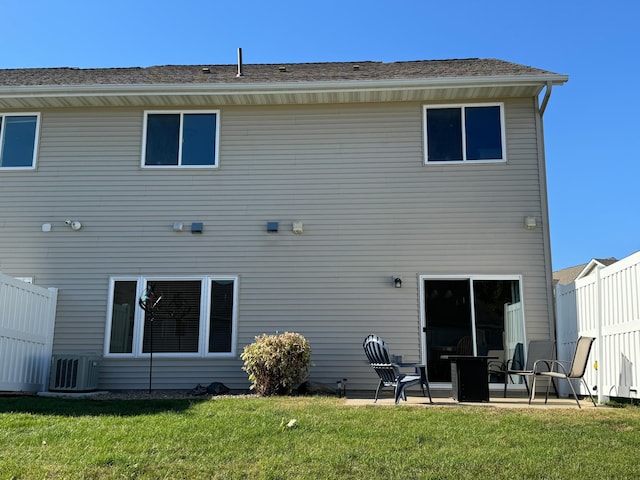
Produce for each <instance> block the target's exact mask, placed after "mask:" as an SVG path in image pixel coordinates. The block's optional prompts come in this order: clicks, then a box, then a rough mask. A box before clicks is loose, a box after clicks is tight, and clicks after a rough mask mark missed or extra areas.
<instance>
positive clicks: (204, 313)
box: [103, 275, 239, 358]
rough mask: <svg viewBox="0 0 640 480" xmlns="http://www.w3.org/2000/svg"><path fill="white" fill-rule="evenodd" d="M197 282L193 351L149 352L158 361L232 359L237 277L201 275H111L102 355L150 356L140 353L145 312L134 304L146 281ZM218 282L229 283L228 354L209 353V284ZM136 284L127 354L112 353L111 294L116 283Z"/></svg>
mask: <svg viewBox="0 0 640 480" xmlns="http://www.w3.org/2000/svg"><path fill="white" fill-rule="evenodd" d="M194 280H195V281H200V324H199V329H198V351H197V352H184V353H180V352H174V353H169V352H153V356H154V357H158V358H160V357H162V358H235V357H236V354H237V343H238V291H239V278H238V276H237V275H204V276H175V277H174V276H155V275H150V276H140V277H136V276H113V277H111V278H110V279H109V298H108V301H107V319H106V328H105V336H104V350H103V353H104V356H105V357H108V358H149V357H150V353H148V352H143V341H144V323H145V312H144V311H143V310H142V308H140V307H139V306H138V304H137V299H139V298H140V296H141V295H142V293H143V292H144V291H145V289H146V287H147V284H148V283H149V282H157V281H169V282H170V281H194ZM214 280H215V281H219V280H228V281H233V310H232V313H231V351H229V352H209V333H210V331H211V321H210V317H211V303H210V298H211V282H212V281H214ZM122 281H129V282H136V307H135V308H136V310H135V314H134V325H133V342H132V352H131V353H112V352H110V351H109V347H110V342H111V325H112V316H113V294H114V289H115V284H116V282H122Z"/></svg>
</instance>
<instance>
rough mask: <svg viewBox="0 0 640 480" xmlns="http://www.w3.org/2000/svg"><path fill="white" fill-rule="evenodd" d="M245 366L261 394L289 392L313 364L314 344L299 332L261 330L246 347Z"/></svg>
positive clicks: (256, 389)
mask: <svg viewBox="0 0 640 480" xmlns="http://www.w3.org/2000/svg"><path fill="white" fill-rule="evenodd" d="M240 358H242V360H243V361H244V366H243V367H242V369H243V370H244V371H245V372H247V373H248V374H249V381H250V382H251V389H252V390H255V391H256V393H257V394H258V395H261V396H264V397H269V396H271V395H289V394H290V393H291V392H292V391H293V389H294V387H295V386H296V385H298V384H299V383H301V382H302V381H304V380H305V379H306V378H307V375H308V373H309V366H310V365H311V346H310V345H309V342H308V341H307V340H306V339H305V338H304V337H303V336H302V335H300V334H298V333H291V332H285V333H283V334H280V335H266V334H264V333H263V334H262V335H260V336H259V337H256V341H255V342H253V343H252V344H250V345H247V346H246V347H244V350H243V352H242V354H241V355H240Z"/></svg>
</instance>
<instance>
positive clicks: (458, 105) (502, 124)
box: [422, 102, 507, 166]
mask: <svg viewBox="0 0 640 480" xmlns="http://www.w3.org/2000/svg"><path fill="white" fill-rule="evenodd" d="M468 107H471V108H473V107H500V142H501V144H502V158H496V159H487V160H467V140H466V120H465V115H464V110H465V109H466V108H468ZM439 108H459V109H460V110H461V114H462V132H461V135H462V160H429V139H428V137H427V111H428V110H433V109H439ZM422 132H423V135H424V164H425V165H439V166H442V165H476V164H482V163H506V162H507V143H506V127H505V122H504V103H503V102H492V103H444V104H437V105H423V107H422Z"/></svg>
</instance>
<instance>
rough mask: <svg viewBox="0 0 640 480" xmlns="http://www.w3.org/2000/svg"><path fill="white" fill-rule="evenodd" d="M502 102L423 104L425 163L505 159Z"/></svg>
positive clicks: (501, 160)
mask: <svg viewBox="0 0 640 480" xmlns="http://www.w3.org/2000/svg"><path fill="white" fill-rule="evenodd" d="M503 110H504V107H503V105H502V104H477V105H476V104H474V105H436V106H431V105H429V106H425V107H424V125H425V152H426V153H425V156H426V163H427V164H430V163H461V162H503V161H505V160H506V153H505V142H504V138H505V134H504V113H503Z"/></svg>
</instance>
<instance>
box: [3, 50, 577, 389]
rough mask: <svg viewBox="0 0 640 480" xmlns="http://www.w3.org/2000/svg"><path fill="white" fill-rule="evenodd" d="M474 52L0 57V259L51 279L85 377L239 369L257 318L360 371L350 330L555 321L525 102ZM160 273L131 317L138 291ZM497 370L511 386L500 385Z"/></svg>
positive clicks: (59, 339)
mask: <svg viewBox="0 0 640 480" xmlns="http://www.w3.org/2000/svg"><path fill="white" fill-rule="evenodd" d="M567 79H568V78H567V76H565V75H561V74H556V73H552V72H549V71H546V70H542V69H538V68H533V67H528V66H524V65H519V64H514V63H510V62H506V61H501V60H495V59H462V60H437V61H409V62H392V63H381V62H370V61H366V62H357V63H353V62H340V63H309V64H260V65H249V64H246V65H244V64H242V63H241V62H238V64H237V65H236V64H230V65H195V66H156V67H149V68H105V69H77V68H43V69H38V68H35V69H18V70H0V122H1V123H0V129H1V135H2V136H1V139H0V144H1V145H2V150H1V151H0V199H1V201H0V271H2V272H3V273H5V274H7V275H11V276H13V277H21V278H28V279H31V280H32V281H33V282H34V284H36V285H41V286H46V287H53V288H56V289H57V290H58V303H57V313H56V324H55V333H54V342H53V353H54V355H65V354H78V355H80V354H83V355H84V354H86V355H98V356H100V357H102V359H101V366H100V379H99V386H100V388H104V389H144V388H146V387H147V385H148V381H149V376H150V367H149V363H150V352H153V356H152V361H153V377H152V381H153V388H157V389H171V388H176V389H182V388H192V387H193V385H195V384H197V383H204V382H208V381H213V380H216V381H220V382H223V383H224V384H226V385H227V386H229V387H231V388H233V389H245V388H247V387H248V385H249V382H248V380H247V377H246V374H245V373H244V372H243V371H242V370H241V366H242V362H241V360H240V358H239V356H240V353H241V352H242V349H243V347H244V345H247V344H249V343H251V342H252V341H253V339H254V337H255V336H256V335H259V334H261V333H263V332H265V333H275V332H284V331H296V332H299V333H301V334H303V335H304V336H305V337H306V338H307V339H308V340H309V341H310V343H311V346H312V349H313V363H314V366H313V368H312V371H311V378H312V379H313V380H314V381H318V382H324V383H334V382H335V381H336V380H337V379H342V378H347V379H348V382H349V389H350V390H371V389H372V388H374V386H375V385H376V380H375V376H374V373H373V372H372V371H371V369H370V368H369V366H368V365H367V363H366V361H365V356H364V353H363V350H362V341H363V339H364V338H365V336H366V335H367V334H369V333H376V334H378V335H380V336H382V337H383V338H384V339H385V340H386V341H387V343H388V344H389V345H390V347H391V348H392V350H393V353H394V354H396V355H399V356H401V357H402V358H403V360H404V361H413V362H417V361H420V362H423V363H426V364H427V367H428V373H429V376H430V380H431V382H432V384H434V385H435V386H436V387H437V386H438V385H443V386H446V385H447V384H448V382H450V369H449V365H448V362H447V361H446V360H443V359H442V358H441V357H442V354H444V353H451V352H455V351H456V348H457V345H458V344H459V343H461V341H462V342H468V341H469V340H470V342H469V344H470V345H472V347H471V348H472V351H473V352H474V353H475V354H486V353H487V352H493V353H495V352H501V353H500V354H504V355H507V356H508V355H509V354H510V352H511V351H512V350H513V348H514V346H515V344H516V343H518V342H523V343H524V344H525V345H526V343H527V342H528V341H529V340H532V339H548V338H550V337H552V336H553V335H554V333H553V322H552V321H551V319H552V317H553V302H552V296H553V284H552V276H551V256H550V247H549V243H550V242H549V229H548V225H549V222H548V209H547V192H546V179H545V175H546V173H545V157H544V143H543V113H544V110H545V108H546V106H547V104H548V103H547V102H548V100H549V98H550V95H551V92H552V88H553V87H554V86H559V85H562V84H564V83H565V82H566V81H567ZM150 287H152V288H153V290H154V293H155V294H156V295H157V296H161V297H162V298H161V300H160V302H159V303H158V307H157V310H156V312H155V316H154V321H153V322H151V321H150V318H149V317H148V316H145V314H144V312H143V311H142V309H141V308H140V307H139V299H140V298H141V297H142V296H143V294H144V292H145V291H148V289H149V288H150ZM521 387H522V386H520V385H517V386H515V387H514V388H516V389H517V388H521Z"/></svg>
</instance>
